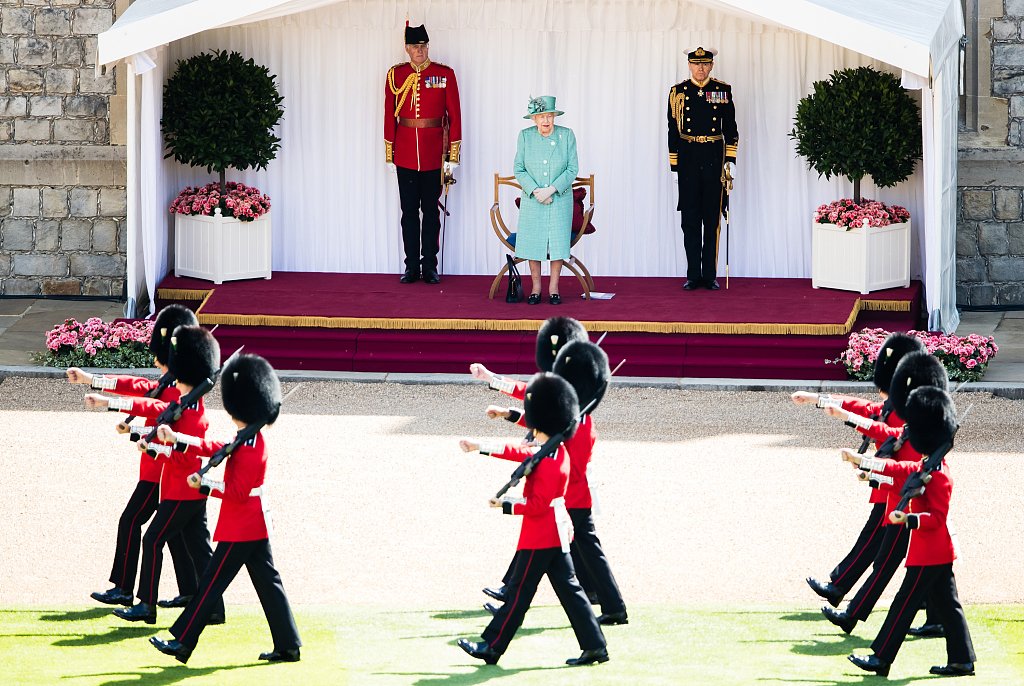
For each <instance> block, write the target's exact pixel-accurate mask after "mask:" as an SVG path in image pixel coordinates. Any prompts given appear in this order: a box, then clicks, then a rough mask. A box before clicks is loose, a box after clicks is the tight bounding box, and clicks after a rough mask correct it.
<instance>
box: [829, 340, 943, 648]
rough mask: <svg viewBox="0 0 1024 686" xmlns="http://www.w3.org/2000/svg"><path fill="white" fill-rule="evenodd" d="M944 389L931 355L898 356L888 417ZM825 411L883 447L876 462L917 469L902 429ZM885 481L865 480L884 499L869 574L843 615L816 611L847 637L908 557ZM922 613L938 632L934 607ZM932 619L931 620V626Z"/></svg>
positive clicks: (896, 495)
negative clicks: (923, 391) (912, 399)
mask: <svg viewBox="0 0 1024 686" xmlns="http://www.w3.org/2000/svg"><path fill="white" fill-rule="evenodd" d="M948 386H949V381H948V379H947V376H946V369H945V367H943V366H942V363H941V362H939V360H938V359H937V358H936V357H935V356H934V355H929V354H928V353H926V352H913V353H909V354H907V355H905V356H904V357H903V359H902V360H901V361H900V363H899V364H898V365H897V366H896V371H895V372H893V376H892V384H891V385H890V387H889V401H890V402H891V403H892V407H893V412H894V413H895V414H896V415H897V416H899V417H904V418H905V417H906V416H907V402H908V399H909V396H910V394H911V393H912V392H913V391H914V390H916V389H918V388H924V387H933V388H938V389H940V390H942V391H945V390H946V389H947V388H948ZM825 412H826V413H828V414H831V415H832V416H834V417H840V418H842V419H845V420H846V421H848V422H850V423H851V424H854V425H855V426H856V427H857V430H858V431H860V432H861V433H863V434H864V435H865V436H869V437H870V438H871V439H872V440H874V441H876V442H882V444H883V447H881V448H879V450H878V452H876V453H875V458H881V459H886V458H891V459H892V460H894V461H896V462H907V463H911V464H913V465H919V464H920V462H921V458H922V456H921V454H920V453H919V452H918V451H917V450H916V449H915V448H914V444H913V443H912V442H911V441H909V440H907V439H908V437H909V436H910V435H911V433H912V432H911V431H910V427H909V426H907V425H906V424H904V425H903V426H902V427H899V428H896V427H892V426H889V425H887V424H885V423H882V422H879V421H874V420H871V419H867V418H866V417H861V416H860V415H857V414H855V413H852V412H847V411H845V410H841V409H838V408H836V407H826V408H825ZM886 481H887V480H884V479H882V478H874V479H871V480H870V481H869V483H870V484H871V485H873V486H875V487H877V488H878V489H879V490H881V491H883V492H884V493H885V494H886V505H885V517H884V519H883V527H882V540H881V543H880V545H879V547H878V550H877V551H876V552H875V557H874V559H873V560H872V569H871V573H870V574H869V575H868V577H867V578H866V579H865V580H864V583H863V584H861V587H860V589H858V590H857V593H856V594H855V595H854V597H853V598H852V599H851V600H850V602H849V604H848V605H847V608H846V610H845V611H843V612H840V611H837V610H834V609H832V607H829V606H828V605H824V606H822V608H821V612H822V614H823V615H824V616H825V618H826V619H828V620H829V621H830V622H832V623H833V624H835V625H836V626H838V627H839V628H840V629H842V630H843V631H844V632H845V633H850V632H851V631H853V628H854V627H855V626H856V625H857V622H861V621H865V620H866V619H867V618H868V616H869V615H870V614H871V610H872V609H874V606H875V603H877V602H878V599H879V597H880V596H881V595H882V592H883V591H884V590H885V587H886V586H887V585H888V584H889V581H890V580H891V579H892V577H893V576H894V575H895V574H896V571H897V570H898V569H899V567H900V563H901V562H902V561H903V559H904V558H905V557H906V556H907V548H908V546H909V544H910V531H909V529H907V527H905V526H900V525H899V524H900V523H899V522H895V521H893V520H892V519H891V518H890V515H891V514H892V512H893V511H894V510H896V509H897V506H898V504H899V502H900V499H901V496H900V492H899V489H898V488H895V487H894V486H893V484H891V483H886ZM920 607H921V605H920V604H919V605H918V606H917V607H915V608H914V611H915V612H916V611H917V610H918V609H919V608H920ZM926 609H927V612H928V615H929V617H930V619H929V620H928V621H927V622H926V626H929V625H938V626H939V628H941V622H940V621H938V619H937V618H936V613H935V612H934V611H933V608H932V607H931V606H930V605H929V606H928V607H927V608H926ZM911 617H913V615H911ZM932 618H936V619H935V620H934V621H933V619H932ZM908 629H909V627H908Z"/></svg>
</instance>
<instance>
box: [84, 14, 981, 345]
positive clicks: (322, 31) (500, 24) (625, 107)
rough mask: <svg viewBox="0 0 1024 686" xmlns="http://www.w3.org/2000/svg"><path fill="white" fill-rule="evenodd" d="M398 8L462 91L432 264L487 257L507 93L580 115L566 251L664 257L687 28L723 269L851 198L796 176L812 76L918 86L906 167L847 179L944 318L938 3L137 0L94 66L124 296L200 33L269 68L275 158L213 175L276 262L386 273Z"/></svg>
mask: <svg viewBox="0 0 1024 686" xmlns="http://www.w3.org/2000/svg"><path fill="white" fill-rule="evenodd" d="M406 14H408V15H409V16H410V18H411V20H412V23H414V24H418V23H421V22H422V23H425V24H426V25H427V28H428V30H429V32H430V35H431V58H432V59H435V60H439V61H442V62H445V63H446V64H450V65H451V66H453V67H455V69H456V73H457V75H458V78H459V87H460V91H461V94H462V107H463V119H464V126H463V130H464V135H463V138H464V143H463V160H462V161H463V165H462V168H460V170H459V172H458V173H457V176H458V177H459V184H458V185H457V186H456V187H455V189H453V191H452V200H451V207H452V217H451V219H449V223H448V227H447V234H448V235H447V236H446V243H447V245H446V246H445V253H444V255H445V262H444V268H445V271H446V272H448V273H463V274H474V273H478V274H483V273H493V270H494V269H495V268H496V267H497V266H498V265H500V264H501V262H502V259H503V257H502V254H501V251H500V248H499V246H498V242H497V240H496V239H495V238H494V237H493V235H491V233H490V231H489V228H488V224H487V208H488V207H489V206H490V204H491V202H492V188H491V179H490V176H491V174H492V173H493V172H495V171H502V172H503V173H507V172H508V170H509V169H510V168H511V160H512V156H513V153H514V146H515V143H514V141H515V134H516V131H517V130H518V129H519V128H521V127H522V126H523V125H524V124H525V122H523V120H522V119H521V118H520V117H521V114H522V113H521V111H520V110H522V109H523V108H524V107H525V105H524V103H525V102H526V100H527V98H528V97H529V96H530V95H536V94H539V93H542V92H543V93H552V94H555V95H556V96H557V97H558V102H559V108H560V109H564V110H565V111H566V113H567V114H566V115H565V116H564V117H563V118H562V119H560V120H559V123H560V124H564V125H566V126H570V127H571V128H573V129H574V130H575V132H576V135H577V138H578V140H579V143H580V168H581V171H585V172H594V173H595V174H596V175H597V191H596V198H595V199H596V200H597V207H598V210H597V213H596V214H595V217H594V223H595V225H596V226H597V227H598V233H597V234H595V235H594V236H591V237H589V238H588V239H587V240H586V241H584V242H582V243H581V244H580V247H582V250H581V251H580V252H581V257H582V258H583V259H584V261H585V262H586V263H587V264H588V266H590V268H591V270H592V271H593V272H594V273H595V274H596V275H598V276H600V275H602V274H609V275H611V274H615V275H636V276H644V275H647V276H674V275H679V274H681V273H682V271H683V263H684V258H683V250H682V235H681V232H680V231H679V229H678V226H679V220H678V214H677V213H676V212H675V197H676V189H675V186H674V184H673V179H672V177H673V176H674V175H672V174H670V173H669V172H668V167H667V150H666V142H665V97H666V94H667V92H668V88H669V87H670V86H671V85H672V84H673V83H675V82H677V81H681V80H683V79H684V78H686V76H687V75H688V72H687V69H686V64H685V62H686V56H685V53H686V51H687V50H688V49H692V48H693V47H695V46H697V45H703V46H705V47H710V48H716V49H718V50H719V58H718V60H717V61H716V66H715V73H714V75H715V76H716V77H718V78H720V79H722V80H724V81H727V82H729V83H731V84H732V85H733V92H734V93H735V94H736V98H737V118H738V122H739V128H740V153H739V159H738V170H737V176H738V179H737V184H736V190H735V192H734V195H733V198H732V203H731V207H732V220H733V221H732V236H731V237H730V241H731V243H730V247H731V255H730V262H731V264H730V267H731V273H732V274H733V275H736V276H760V277H807V276H809V271H810V214H811V212H812V211H813V209H814V207H816V206H817V205H818V204H821V203H823V202H828V201H831V200H833V199H836V198H838V197H843V196H849V195H850V186H849V183H848V182H846V181H845V180H838V179H833V180H832V181H826V180H824V179H819V178H816V177H815V174H814V173H813V172H810V171H808V170H807V168H806V164H805V162H804V160H802V159H800V158H798V157H796V155H795V152H794V146H793V142H792V141H791V140H790V139H789V136H788V132H789V130H790V129H791V128H792V120H793V115H794V113H795V110H796V103H797V101H798V100H799V99H800V98H801V97H803V96H804V95H806V94H807V93H808V92H810V90H811V87H812V84H813V82H814V81H818V80H821V79H824V78H827V77H828V75H829V74H830V73H831V72H832V71H834V70H835V69H841V68H845V67H850V66H860V65H862V64H871V65H874V66H877V67H879V68H883V69H888V70H892V71H896V72H897V73H902V76H903V82H904V85H905V86H907V87H908V88H913V89H919V90H920V91H921V100H920V103H921V108H922V136H923V141H924V151H925V152H924V161H923V163H922V164H921V165H920V166H919V168H918V171H917V173H916V174H915V175H914V176H913V177H911V179H910V180H908V181H907V182H906V183H904V184H901V185H900V186H898V187H896V188H894V189H876V188H874V187H873V186H872V185H871V184H870V183H867V179H865V182H866V183H865V184H864V193H865V194H866V195H869V196H873V197H876V198H877V199H880V200H883V201H884V202H887V203H897V204H902V205H905V206H907V207H908V209H910V211H911V214H912V216H913V217H914V237H913V241H914V249H913V259H912V270H913V273H914V275H915V276H919V277H921V278H923V279H924V282H925V293H926V300H927V310H928V313H929V326H930V328H933V329H943V330H946V331H951V330H953V329H955V328H956V326H957V324H958V321H959V318H958V315H957V312H956V307H955V304H956V299H955V271H954V267H955V228H956V221H955V193H956V133H957V128H956V107H957V94H958V93H957V85H958V53H957V50H956V47H957V42H958V40H959V38H960V36H961V34H962V32H963V18H962V16H961V10H960V4H959V2H957V1H956V0H901V2H898V3H894V2H892V1H891V0H859V2H857V3H851V2H847V1H844V0H774V1H773V2H763V1H762V0H603V1H600V2H598V1H595V0H559V1H555V0H445V1H443V2H442V1H440V0H435V1H434V2H430V1H429V0H419V1H417V0H283V1H282V0H245V1H242V0H231V1H225V0H136V2H134V3H133V4H132V5H131V6H130V7H129V8H128V10H127V11H126V12H125V13H124V14H123V15H122V16H121V17H120V18H119V19H118V20H117V22H115V24H114V25H113V26H112V27H111V28H110V29H109V30H108V31H106V32H105V33H103V34H101V35H100V37H99V43H98V62H99V63H100V64H110V63H114V62H117V61H118V60H121V59H127V62H128V66H129V75H130V78H129V79H128V86H129V93H128V107H129V113H128V116H129V180H128V187H129V192H128V196H129V210H128V213H129V216H128V225H129V230H128V231H129V249H128V282H129V295H130V296H135V297H142V296H143V294H146V295H148V296H149V299H150V301H152V299H153V295H154V291H155V287H156V283H157V282H158V281H159V279H160V278H162V277H163V275H164V274H166V273H167V271H169V269H170V262H171V257H170V255H169V252H170V251H169V249H168V245H169V237H170V235H171V224H172V222H171V217H170V215H169V214H168V213H167V210H166V208H167V206H168V205H169V203H170V201H171V200H172V199H173V197H174V196H175V195H176V194H177V192H178V190H180V188H181V187H182V186H184V185H188V184H190V183H197V182H203V181H205V180H206V179H207V175H205V173H204V172H203V170H195V169H189V168H186V167H183V166H182V165H179V164H176V163H173V162H171V161H168V160H164V159H163V147H162V140H161V136H160V130H159V121H160V113H161V107H162V103H161V95H162V89H163V83H164V81H165V80H166V78H167V76H168V75H169V73H170V71H171V69H172V65H173V63H174V61H175V60H177V59H183V58H187V57H189V56H191V55H193V54H196V53H198V52H202V51H204V50H208V49H213V48H218V49H227V50H237V51H239V52H242V53H243V54H244V55H246V56H247V57H252V58H254V59H255V60H256V61H257V62H258V63H261V64H265V65H267V66H268V67H269V68H270V70H271V72H272V73H274V74H276V75H277V76H278V83H279V88H280V90H281V93H282V95H283V96H284V97H285V103H284V106H285V118H284V120H283V121H282V124H281V126H280V129H279V135H280V136H281V138H282V139H283V142H282V148H281V151H280V153H279V155H278V158H277V159H276V160H275V161H274V162H272V163H271V165H270V166H269V168H268V169H267V170H266V171H262V172H258V173H257V172H253V171H251V170H249V171H246V172H239V173H230V174H231V178H238V179H239V180H241V181H244V182H246V183H252V184H254V185H257V186H258V187H260V188H261V189H262V190H264V191H265V192H267V193H268V194H269V195H270V196H271V198H272V199H273V201H274V210H273V213H274V245H273V248H274V265H273V266H274V269H275V270H284V271H338V272H395V273H397V272H398V271H399V269H400V263H401V253H402V250H401V241H400V235H399V230H398V192H397V188H396V183H395V180H394V177H393V176H392V175H390V174H389V173H388V172H387V171H386V168H385V166H384V164H383V145H382V142H381V139H382V136H381V122H382V120H383V98H382V93H383V82H384V74H385V72H386V70H387V68H388V67H389V66H391V65H392V64H394V63H396V62H399V61H403V60H404V57H405V56H404V53H403V52H402V46H401V43H402V39H401V27H402V26H403V25H404V20H405V16H406ZM723 252H724V251H723ZM722 260H723V262H724V254H723V255H722Z"/></svg>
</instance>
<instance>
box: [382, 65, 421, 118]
mask: <svg viewBox="0 0 1024 686" xmlns="http://www.w3.org/2000/svg"><path fill="white" fill-rule="evenodd" d="M418 76H419V74H418V73H416V72H415V71H414V72H412V73H411V74H409V75H408V76H407V77H405V83H403V84H402V87H401V88H396V87H395V68H394V67H391V69H389V70H388V88H390V89H391V94H392V95H394V96H395V98H396V101H397V103H396V105H395V116H396V117H397V116H398V113H399V112H401V111H402V105H404V104H405V99H406V98H408V97H409V91H411V90H412V88H413V86H414V85H415V83H416V77H418Z"/></svg>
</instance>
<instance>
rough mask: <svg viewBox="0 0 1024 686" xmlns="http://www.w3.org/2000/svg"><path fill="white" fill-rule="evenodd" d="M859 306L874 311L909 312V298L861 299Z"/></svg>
mask: <svg viewBox="0 0 1024 686" xmlns="http://www.w3.org/2000/svg"><path fill="white" fill-rule="evenodd" d="M860 308H861V309H862V310H864V311H874V312H910V301H909V300H861V301H860Z"/></svg>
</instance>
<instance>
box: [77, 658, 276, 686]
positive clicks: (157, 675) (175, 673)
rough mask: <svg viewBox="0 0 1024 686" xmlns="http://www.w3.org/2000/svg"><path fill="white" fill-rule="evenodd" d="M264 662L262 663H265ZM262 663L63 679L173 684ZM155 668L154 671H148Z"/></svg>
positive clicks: (109, 685) (111, 685)
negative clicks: (93, 678)
mask: <svg viewBox="0 0 1024 686" xmlns="http://www.w3.org/2000/svg"><path fill="white" fill-rule="evenodd" d="M265 664H266V663H263V665H265ZM263 665H232V666H228V667H200V668H191V667H186V666H185V665H177V664H176V665H173V666H170V667H163V666H161V667H157V666H151V667H143V668H142V670H145V671H141V670H140V671H138V672H100V673H96V674H76V675H74V676H67V677H64V678H65V679H81V678H83V677H123V678H116V679H115V680H112V681H104V682H103V684H102V686H127V685H128V684H153V685H155V686H160V685H161V684H175V683H178V682H179V681H184V680H185V679H191V678H193V677H197V676H204V675H206V674H213V673H216V672H226V671H228V670H231V669H249V668H250V667H260V666H263ZM149 670H155V671H149Z"/></svg>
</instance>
